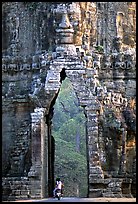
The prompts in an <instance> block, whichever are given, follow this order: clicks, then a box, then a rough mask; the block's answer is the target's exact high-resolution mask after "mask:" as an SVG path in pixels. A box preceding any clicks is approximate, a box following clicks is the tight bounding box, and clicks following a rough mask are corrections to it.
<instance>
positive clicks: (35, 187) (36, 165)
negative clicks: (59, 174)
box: [28, 108, 46, 198]
mask: <svg viewBox="0 0 138 204" xmlns="http://www.w3.org/2000/svg"><path fill="white" fill-rule="evenodd" d="M43 111H44V109H43V108H36V109H35V111H34V113H32V114H31V117H32V138H31V141H32V167H31V169H30V172H29V173H28V177H29V179H30V181H31V197H32V198H37V197H41V171H42V173H43V168H45V167H44V164H43V157H42V160H41V152H43V151H42V150H43V145H42V138H43V135H44V133H43V130H41V129H42V127H41V126H42V125H41V122H42V121H41V120H42V118H43ZM42 133H43V134H42ZM41 135H42V136H41ZM45 138H46V137H45ZM44 147H45V146H44ZM42 177H44V176H42Z"/></svg>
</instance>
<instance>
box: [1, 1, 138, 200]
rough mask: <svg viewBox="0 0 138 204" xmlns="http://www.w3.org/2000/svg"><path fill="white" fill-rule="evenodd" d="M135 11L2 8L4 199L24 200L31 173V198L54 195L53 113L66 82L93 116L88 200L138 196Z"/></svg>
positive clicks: (83, 5)
mask: <svg viewBox="0 0 138 204" xmlns="http://www.w3.org/2000/svg"><path fill="white" fill-rule="evenodd" d="M135 6H136V5H135V2H68V3H67V2H66V3H61V2H53V3H51V2H3V3H2V52H3V58H2V105H3V112H2V127H3V128H2V136H3V139H2V143H3V144H2V167H3V168H2V173H3V177H4V178H3V181H5V179H6V180H7V182H3V199H11V198H12V199H16V198H19V196H16V195H18V189H17V192H16V180H18V179H17V177H18V178H20V179H19V183H20V182H21V183H22V182H23V183H24V179H22V178H23V176H27V179H28V183H26V189H29V192H30V194H29V196H30V197H33V198H35V197H46V196H48V195H50V191H51V188H52V184H49V183H50V182H49V180H51V181H52V180H53V175H52V174H50V173H49V172H50V171H52V168H53V167H52V165H53V164H52V160H51V157H50V151H51V148H52V146H51V145H52V140H51V120H52V116H51V108H52V106H53V105H54V103H55V100H56V98H57V96H58V92H59V90H60V86H61V83H62V80H64V79H65V77H68V78H69V79H70V81H71V83H72V85H73V87H74V91H75V92H76V94H77V97H78V101H79V103H80V105H81V106H82V107H84V112H85V114H86V118H87V127H86V129H87V135H86V137H87V149H88V180H89V181H88V185H89V186H88V189H89V192H88V196H89V197H97V196H108V197H109V196H112V197H113V196H131V195H132V194H133V196H135V176H136V168H135V165H136V150H135V144H136V143H135V137H136V66H135V65H136V53H135V48H136V47H135V46H136V8H135ZM45 151H46V152H47V154H45V153H44V152H45ZM114 158H115V159H114ZM10 178H11V180H12V185H11V181H10ZM95 179H96V180H95ZM36 184H38V186H37V185H36ZM6 186H7V187H6ZM9 186H10V187H9ZM5 189H6V190H5ZM7 189H8V190H7ZM127 189H128V191H127ZM22 193H23V192H21V193H19V194H21V195H22ZM23 194H25V193H23ZM8 196H9V198H8ZM27 196H28V194H27V193H26V195H24V197H27ZM21 197H22V196H21Z"/></svg>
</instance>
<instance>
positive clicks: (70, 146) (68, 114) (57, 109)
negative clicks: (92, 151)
mask: <svg viewBox="0 0 138 204" xmlns="http://www.w3.org/2000/svg"><path fill="white" fill-rule="evenodd" d="M85 120H86V118H85V116H84V113H83V108H81V107H80V106H79V105H78V99H77V97H76V95H75V93H74V90H73V87H72V85H71V83H70V81H69V79H65V80H64V81H63V83H62V86H61V90H60V92H59V95H58V98H57V100H56V103H55V106H54V116H53V133H52V134H53V136H54V138H55V144H56V145H55V177H57V176H60V177H61V178H63V179H64V183H65V195H66V196H72V195H74V194H73V193H74V192H73V189H72V188H71V186H72V185H73V183H74V182H75V185H76V186H78V188H79V195H80V196H86V194H87V160H86V132H85ZM58 161H60V162H58Z"/></svg>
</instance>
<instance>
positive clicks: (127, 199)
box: [3, 197, 136, 202]
mask: <svg viewBox="0 0 138 204" xmlns="http://www.w3.org/2000/svg"><path fill="white" fill-rule="evenodd" d="M3 202H136V198H105V197H103V198H74V197H72V198H71V197H65V198H62V199H61V200H60V201H58V200H57V199H53V198H45V199H40V200H17V201H3Z"/></svg>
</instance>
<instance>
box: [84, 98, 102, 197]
mask: <svg viewBox="0 0 138 204" xmlns="http://www.w3.org/2000/svg"><path fill="white" fill-rule="evenodd" d="M93 100H94V99H93ZM85 109H86V111H87V137H88V157H89V197H98V196H101V190H99V189H98V188H97V182H98V180H99V179H100V180H101V179H103V178H104V175H103V171H102V169H101V165H100V158H99V146H98V113H97V104H96V103H95V104H94V103H93V104H91V105H89V106H87V107H86V108H85Z"/></svg>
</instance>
